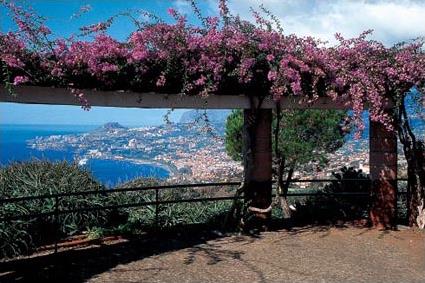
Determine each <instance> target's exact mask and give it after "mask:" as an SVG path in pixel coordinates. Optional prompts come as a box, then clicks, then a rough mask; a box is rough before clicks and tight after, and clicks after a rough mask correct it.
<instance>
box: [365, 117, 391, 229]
mask: <svg viewBox="0 0 425 283" xmlns="http://www.w3.org/2000/svg"><path fill="white" fill-rule="evenodd" d="M369 146H370V148H369V162H370V177H371V180H372V187H371V190H372V205H371V210H370V218H371V221H372V224H373V226H374V227H376V228H385V229H388V228H394V227H395V226H396V220H397V135H396V132H394V131H388V130H387V129H386V128H385V127H384V126H383V125H382V124H381V123H378V122H373V121H370V133H369Z"/></svg>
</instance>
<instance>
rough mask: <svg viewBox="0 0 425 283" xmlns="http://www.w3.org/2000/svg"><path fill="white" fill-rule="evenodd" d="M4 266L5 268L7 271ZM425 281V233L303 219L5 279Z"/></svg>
mask: <svg viewBox="0 0 425 283" xmlns="http://www.w3.org/2000/svg"><path fill="white" fill-rule="evenodd" d="M2 272H3V273H2ZM36 279H37V281H38V280H43V281H41V282H173V283H174V282H425V233H424V232H421V231H417V230H410V229H403V230H400V231H377V230H373V229H365V228H353V227H346V228H331V227H304V228H296V229H293V230H291V231H287V230H280V231H275V232H264V233H261V234H260V235H258V236H227V237H217V236H212V235H207V236H206V235H198V236H197V237H194V238H193V239H188V238H187V237H182V236H180V237H176V238H174V239H172V238H161V239H155V240H143V241H140V240H139V241H127V242H119V243H115V244H111V245H103V246H98V247H90V248H86V249H83V250H74V251H66V252H62V253H59V254H58V255H57V256H56V257H47V258H46V257H41V258H35V259H31V260H30V261H28V260H27V262H26V261H25V260H20V261H19V262H9V263H8V265H7V266H6V268H0V282H25V281H26V282H35V280H36Z"/></svg>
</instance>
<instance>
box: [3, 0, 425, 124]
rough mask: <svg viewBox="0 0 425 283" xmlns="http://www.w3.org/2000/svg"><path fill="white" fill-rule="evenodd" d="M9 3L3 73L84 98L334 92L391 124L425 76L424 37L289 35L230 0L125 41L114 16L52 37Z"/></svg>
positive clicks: (357, 112) (357, 110) (13, 80)
mask: <svg viewBox="0 0 425 283" xmlns="http://www.w3.org/2000/svg"><path fill="white" fill-rule="evenodd" d="M3 2H4V3H6V5H7V6H8V8H9V9H10V11H11V12H12V17H13V18H14V20H15V21H16V23H17V25H18V28H19V31H18V32H16V33H0V64H1V65H2V67H3V68H6V69H7V70H8V74H11V76H7V77H2V78H1V79H2V80H3V81H8V83H10V84H14V85H18V84H22V83H27V84H35V85H37V84H43V85H51V86H56V87H69V88H72V89H73V93H74V94H75V95H76V97H78V99H79V100H80V101H82V103H83V104H84V105H86V106H87V101H85V100H84V99H83V95H82V92H80V91H77V89H83V88H100V89H126V90H134V91H156V92H178V93H183V94H187V95H201V96H207V95H211V94H215V95H225V94H228V93H236V92H237V93H239V94H245V95H248V96H267V95H270V96H272V97H273V98H274V99H275V100H276V101H279V100H280V99H281V98H282V97H283V96H288V95H296V96H300V97H305V98H306V100H314V99H316V98H318V97H323V96H330V97H332V98H333V99H340V100H343V101H345V102H347V103H349V104H350V106H351V107H352V109H353V112H354V119H355V121H356V122H357V125H358V127H359V128H360V129H361V128H362V125H363V124H362V122H361V112H362V111H363V109H364V107H365V106H366V104H367V106H368V107H369V110H370V116H371V119H372V120H374V121H379V122H381V123H383V124H385V125H386V127H387V128H388V129H391V128H392V123H391V115H389V113H388V111H386V107H387V104H388V103H389V102H391V100H394V101H395V100H397V99H398V98H399V97H402V96H403V95H404V94H405V93H406V92H407V91H409V89H411V88H412V87H414V86H416V87H418V88H419V89H421V88H423V87H424V83H425V55H424V51H423V47H422V43H421V42H413V43H411V44H404V45H398V46H396V47H393V48H387V47H385V46H384V45H383V44H382V43H379V42H376V41H372V40H369V39H368V35H369V33H370V32H371V31H367V32H364V33H363V34H361V35H360V36H359V37H357V38H354V39H345V38H343V37H342V36H340V35H339V34H337V35H336V38H337V39H338V44H336V45H335V46H331V47H329V46H327V45H325V44H323V43H322V42H321V41H319V40H317V39H314V38H311V37H306V38H304V37H298V36H295V35H286V34H284V33H283V30H282V28H281V27H280V25H279V24H278V23H276V22H274V23H273V21H276V19H275V18H274V17H273V16H272V17H271V21H269V20H268V19H267V18H265V17H262V16H261V15H260V14H259V13H258V12H255V11H254V12H253V14H254V18H255V19H256V24H253V23H250V22H247V21H244V20H241V19H240V18H239V17H237V16H232V15H231V14H230V13H229V9H228V7H227V5H226V1H223V0H220V3H219V11H220V17H207V18H201V22H202V23H203V25H202V26H201V27H199V26H193V25H190V24H188V23H187V21H186V17H185V16H183V15H181V14H179V13H178V12H177V11H175V10H173V9H169V10H168V12H169V14H170V16H171V17H172V18H174V19H175V23H165V22H163V21H157V22H155V23H151V24H143V25H142V24H138V25H137V26H136V30H135V31H134V32H132V33H131V35H130V36H129V38H128V40H127V41H125V42H119V41H117V40H115V39H113V38H112V37H110V36H109V35H107V29H108V27H109V26H110V25H111V24H112V20H113V18H114V17H111V18H109V19H108V20H107V21H105V22H103V23H98V24H93V25H90V26H87V27H83V28H82V29H81V31H83V34H85V35H88V34H94V37H93V40H76V39H74V38H71V39H65V38H64V39H56V40H54V41H49V40H48V38H47V35H48V34H49V33H50V30H49V29H48V28H47V27H46V26H45V25H44V23H43V21H42V20H41V18H40V17H37V16H35V15H34V14H33V13H32V12H27V11H24V10H23V9H21V8H19V7H17V6H15V5H13V4H11V3H10V2H5V1H3ZM195 12H196V14H199V11H198V10H195ZM266 14H267V11H266ZM273 26H277V27H278V28H277V30H274V29H273ZM34 66H35V67H34ZM32 70H33V72H32Z"/></svg>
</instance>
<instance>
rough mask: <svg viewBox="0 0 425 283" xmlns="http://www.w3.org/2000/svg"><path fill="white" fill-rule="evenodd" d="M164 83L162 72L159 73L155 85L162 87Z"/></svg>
mask: <svg viewBox="0 0 425 283" xmlns="http://www.w3.org/2000/svg"><path fill="white" fill-rule="evenodd" d="M165 83H166V79H165V76H164V74H161V75H160V76H159V78H158V80H157V81H156V86H158V87H162V86H164V85H165Z"/></svg>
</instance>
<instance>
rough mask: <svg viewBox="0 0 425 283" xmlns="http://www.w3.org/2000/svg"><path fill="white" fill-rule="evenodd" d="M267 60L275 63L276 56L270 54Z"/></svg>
mask: <svg viewBox="0 0 425 283" xmlns="http://www.w3.org/2000/svg"><path fill="white" fill-rule="evenodd" d="M266 60H267V61H269V62H270V61H273V60H274V55H273V54H268V55H267V56H266Z"/></svg>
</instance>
